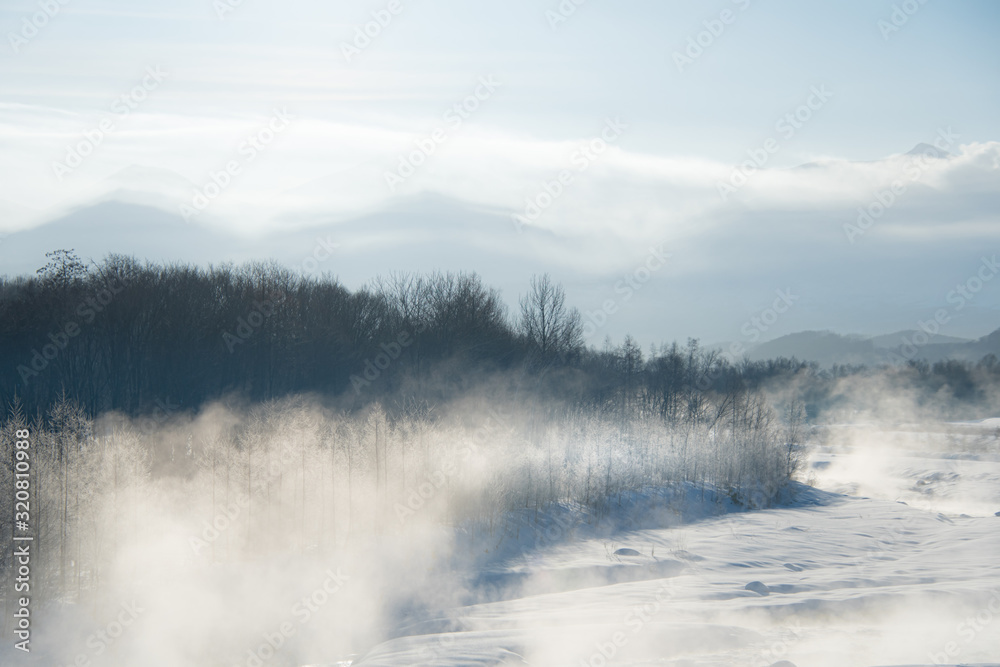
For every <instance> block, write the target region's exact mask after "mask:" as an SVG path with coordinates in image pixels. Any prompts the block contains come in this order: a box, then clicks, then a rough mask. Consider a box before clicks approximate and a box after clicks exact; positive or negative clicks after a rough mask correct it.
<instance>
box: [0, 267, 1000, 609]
mask: <svg viewBox="0 0 1000 667" xmlns="http://www.w3.org/2000/svg"><path fill="white" fill-rule="evenodd" d="M50 259H51V261H50V262H49V264H48V265H47V266H46V267H44V268H42V269H41V270H40V271H39V273H38V275H36V276H30V277H15V278H5V279H4V280H3V281H2V282H0V349H2V350H3V357H4V373H3V375H2V377H0V387H2V399H3V403H4V406H5V414H4V416H3V418H2V419H0V435H2V448H3V453H2V455H3V456H4V459H5V460H10V461H13V460H14V456H15V450H14V443H15V442H16V441H17V440H18V439H19V438H16V437H15V434H17V433H19V432H28V433H30V434H31V436H30V439H31V449H32V457H33V458H32V462H31V469H32V474H33V475H34V482H33V484H32V486H31V492H30V495H31V507H32V512H33V516H34V523H35V529H36V530H37V531H38V533H37V539H38V542H37V547H38V549H39V553H41V554H44V557H42V560H41V561H39V562H38V563H37V564H36V566H37V567H38V568H39V571H40V572H41V573H42V575H41V578H40V582H41V583H39V584H38V585H39V587H40V589H41V590H42V591H44V596H47V597H49V598H51V599H79V600H82V599H86V598H87V595H88V594H96V593H97V592H98V591H101V590H103V588H104V585H105V584H106V583H108V581H109V580H115V579H116V578H117V577H119V576H120V575H121V569H120V563H119V562H118V558H119V556H120V555H121V554H125V553H127V554H130V557H131V558H139V560H138V561H136V562H132V564H131V566H132V567H140V568H141V567H145V566H147V565H148V564H149V563H148V562H147V561H145V560H142V558H141V557H139V556H136V551H137V550H140V548H141V546H142V545H149V544H150V543H155V542H156V541H157V539H160V538H161V536H162V535H164V534H167V535H174V536H175V537H176V536H179V537H178V539H179V541H180V542H181V543H185V544H186V545H187V547H189V549H188V548H186V549H185V550H184V553H183V557H184V558H195V559H206V560H207V561H208V562H211V563H219V562H229V561H231V560H245V559H247V558H256V557H262V556H266V555H268V551H269V550H270V549H272V548H276V547H273V546H272V542H271V541H270V540H267V539H261V537H262V536H264V535H268V534H269V533H270V531H271V528H270V526H271V525H272V524H273V521H274V520H275V519H276V517H285V518H286V519H287V517H294V519H293V520H292V521H291V522H290V523H288V524H287V525H286V528H287V535H288V539H287V540H286V541H285V542H284V544H283V547H282V548H285V549H290V550H291V551H292V552H295V553H299V554H327V553H330V552H331V551H336V550H337V549H339V548H342V547H344V545H347V544H349V543H351V541H352V540H358V539H367V538H368V537H370V536H372V535H380V534H389V533H393V532H395V531H399V530H403V529H405V528H406V527H407V525H408V523H409V522H411V520H415V521H418V522H422V521H426V520H429V519H431V518H433V520H434V521H437V522H443V523H444V524H447V525H463V526H470V527H472V529H473V530H479V531H484V532H485V533H486V534H488V535H490V536H493V537H495V539H496V540H497V542H498V543H500V542H502V541H503V539H504V535H505V534H506V533H507V531H508V530H509V529H510V528H509V527H508V525H507V523H506V522H507V520H508V519H509V518H510V517H511V516H513V514H512V513H516V512H519V511H531V512H535V513H537V512H538V511H539V510H540V509H544V508H546V507H548V506H551V505H552V504H553V503H560V502H574V503H579V504H580V505H581V506H583V507H587V508H590V510H589V511H592V512H594V516H601V515H602V513H603V512H605V511H606V510H607V508H608V507H610V506H611V504H613V503H618V502H621V498H622V497H623V494H624V495H627V494H629V493H632V492H635V491H639V490H642V489H650V488H663V487H665V486H670V485H676V484H695V485H698V487H699V488H701V489H702V493H704V492H705V490H706V489H707V490H708V492H710V493H714V492H718V493H720V494H722V497H727V498H729V499H730V500H731V501H732V502H736V503H738V504H740V505H743V506H746V507H762V506H766V505H768V504H769V503H770V502H771V501H772V500H773V499H774V498H776V497H777V496H778V495H779V494H780V492H781V489H782V488H783V486H784V484H785V483H786V482H787V481H788V480H789V479H791V478H792V477H793V476H794V475H795V474H796V472H797V470H798V468H799V463H800V456H801V445H802V443H803V441H804V439H805V437H806V435H807V432H808V430H809V429H810V428H814V427H816V426H817V425H821V424H823V423H827V422H831V421H836V420H838V419H846V418H851V419H855V420H856V419H857V418H858V417H859V415H860V416H861V417H864V416H866V415H869V416H870V415H872V414H874V413H875V412H877V409H878V405H879V402H878V399H877V397H878V396H880V395H888V394H891V395H892V396H895V397H900V396H902V397H904V398H905V399H906V400H907V401H908V402H909V403H908V405H909V409H911V413H912V410H916V411H917V412H919V413H923V414H925V415H926V416H927V417H928V418H931V417H932V416H933V415H939V414H945V413H947V414H950V415H961V414H963V412H964V413H967V414H969V415H974V414H975V413H976V410H977V409H979V408H980V407H981V406H982V405H985V404H987V403H988V402H989V401H990V400H992V398H993V397H994V396H995V388H996V386H997V380H998V379H1000V368H998V367H997V363H996V360H995V359H984V360H983V361H982V362H980V363H979V364H968V363H962V362H942V363H939V364H934V365H927V364H921V363H917V362H914V363H909V364H905V365H901V366H897V367H891V366H886V367H881V368H864V367H833V368H830V369H821V368H819V367H818V366H816V365H815V364H808V363H803V362H800V361H796V360H794V359H775V360H771V361H766V362H750V361H746V360H744V361H741V362H739V363H733V362H730V361H728V360H727V359H726V357H724V356H723V355H721V354H720V353H719V352H718V351H716V350H714V349H712V348H709V347H704V346H702V345H700V344H699V342H698V341H696V340H689V341H687V343H686V344H685V345H683V346H682V345H678V344H677V343H671V344H669V345H667V344H663V345H660V346H659V347H656V348H653V349H650V350H649V351H648V352H644V351H643V350H642V349H641V347H640V346H639V345H638V344H637V343H636V341H635V340H634V339H632V338H631V337H626V338H625V340H624V341H623V342H622V343H621V344H619V345H613V344H611V342H610V341H608V342H606V343H605V345H604V347H603V348H601V349H594V348H593V347H589V346H587V345H585V344H584V340H583V336H582V327H581V324H580V316H579V314H578V312H577V311H576V310H575V309H573V308H572V307H570V306H569V305H568V304H567V303H566V297H565V293H564V291H563V289H562V288H561V287H560V286H559V285H558V284H556V283H555V282H553V281H552V279H551V278H550V277H549V276H547V275H543V276H535V277H533V278H531V279H530V281H529V284H528V290H527V292H526V293H525V294H524V295H522V296H521V297H520V300H519V306H520V307H519V309H518V311H517V312H515V313H510V312H508V309H507V307H506V306H505V304H504V301H503V299H502V295H501V294H500V293H499V292H498V291H497V290H495V289H492V288H490V287H489V286H487V285H485V284H483V282H482V281H481V280H480V278H479V277H478V276H476V275H475V274H464V273H458V274H454V273H445V274H433V275H426V276H414V275H391V276H388V277H385V278H380V279H376V280H374V281H373V282H372V283H371V284H370V285H368V286H366V287H364V288H362V289H359V290H356V291H353V292H352V291H351V290H348V289H347V288H345V287H344V286H343V285H341V284H340V283H338V282H337V281H336V280H335V279H333V278H330V277H324V278H321V279H306V278H301V277H298V276H296V275H294V274H292V273H290V272H289V271H287V270H285V269H283V268H281V267H280V266H277V265H275V264H261V263H255V264H249V265H246V266H242V267H234V266H228V265H226V266H220V267H211V268H207V269H203V268H198V267H193V266H185V265H170V266H159V265H155V264H151V263H141V262H139V261H137V260H135V259H133V258H129V257H121V256H111V257H109V258H107V259H106V260H105V261H104V262H102V263H101V264H99V265H95V266H90V267H88V266H85V265H84V264H83V263H82V262H80V261H79V260H77V259H76V258H75V256H74V255H73V254H72V253H71V252H68V251H62V252H56V253H51V255H50ZM887 388H891V389H892V391H891V392H888V391H887ZM897 408H898V406H894V409H897ZM14 471H15V466H13V465H12V466H5V467H4V468H3V473H2V475H3V479H0V493H2V496H0V498H2V501H0V511H3V512H7V513H9V512H11V511H13V508H12V507H8V506H7V505H8V504H10V503H11V502H12V498H13V497H14V494H13V487H14V484H15V480H14ZM5 516H6V514H5ZM414 517H417V518H416V519H414ZM3 531H4V535H2V536H0V537H2V538H3V539H9V538H10V537H11V536H12V532H11V531H13V526H12V525H10V524H8V523H7V522H5V523H4V528H3ZM146 555H147V556H148V554H146ZM0 558H2V560H0V570H2V572H3V574H4V577H10V576H12V574H13V568H12V561H11V554H10V553H8V552H4V554H3V556H2V557H0ZM154 560H155V558H154ZM111 564H116V565H111ZM4 590H7V587H6V585H5V588H4Z"/></svg>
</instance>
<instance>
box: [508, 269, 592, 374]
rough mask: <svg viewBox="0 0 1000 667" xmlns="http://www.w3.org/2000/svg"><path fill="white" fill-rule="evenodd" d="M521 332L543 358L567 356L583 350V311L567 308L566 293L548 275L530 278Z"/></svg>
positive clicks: (524, 303)
mask: <svg viewBox="0 0 1000 667" xmlns="http://www.w3.org/2000/svg"><path fill="white" fill-rule="evenodd" d="M519 328H520V333H521V334H522V335H524V336H525V337H526V338H527V339H528V340H529V341H531V342H532V343H534V344H535V345H536V346H537V347H538V349H539V350H540V351H541V354H542V356H543V357H544V358H549V357H552V356H559V357H565V356H567V355H569V354H572V353H575V352H577V351H579V350H580V348H582V347H583V325H582V323H581V320H580V312H579V311H578V310H576V309H575V308H573V309H571V310H568V309H567V308H566V293H565V291H564V290H563V288H562V286H561V285H558V284H556V283H553V282H552V279H551V277H550V276H549V274H547V273H546V274H543V275H541V276H538V275H535V276H532V278H531V290H530V291H529V292H528V294H526V295H525V296H523V297H521V321H520V323H519Z"/></svg>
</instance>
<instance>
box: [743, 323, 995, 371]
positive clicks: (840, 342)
mask: <svg viewBox="0 0 1000 667" xmlns="http://www.w3.org/2000/svg"><path fill="white" fill-rule="evenodd" d="M991 353H992V354H996V355H997V356H998V357H1000V329H997V330H996V331H994V332H992V333H990V334H988V335H986V336H983V337H982V338H979V339H977V340H968V339H964V338H957V337H955V336H945V335H941V334H938V335H935V336H926V335H924V334H923V332H920V331H916V330H908V331H898V332H896V333H893V334H883V335H880V336H873V337H864V336H857V335H851V336H844V335H841V334H837V333H833V332H831V331H803V332H799V333H794V334H789V335H787V336H781V337H780V338H775V339H774V340H770V341H767V342H765V343H761V344H759V345H757V346H755V347H753V348H751V350H750V351H749V352H748V353H747V356H748V357H749V358H750V359H752V360H754V361H759V360H764V359H773V358H775V357H795V358H796V359H800V360H803V361H814V362H816V363H818V364H819V365H820V366H821V367H824V368H828V367H830V366H832V365H833V364H865V365H869V366H872V365H878V364H884V363H898V362H899V361H900V360H901V359H906V360H908V359H917V360H922V361H927V362H931V363H933V362H937V361H942V360H944V359H959V360H963V361H972V362H976V361H979V360H980V359H982V358H983V357H984V356H986V355H987V354H991Z"/></svg>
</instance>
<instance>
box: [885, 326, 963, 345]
mask: <svg viewBox="0 0 1000 667" xmlns="http://www.w3.org/2000/svg"><path fill="white" fill-rule="evenodd" d="M917 333H919V332H918V331H917V330H916V329H907V330H905V331H897V332H895V333H890V334H882V335H881V336H872V337H871V338H870V340H871V342H872V344H873V345H874V346H875V347H876V348H884V349H894V348H898V347H899V346H900V345H902V344H903V340H904V339H906V340H913V336H914V335H916V334H917ZM930 342H931V343H936V344H942V343H969V342H972V341H971V340H970V339H968V338H959V337H957V336H945V335H944V334H936V335H934V336H931V341H930Z"/></svg>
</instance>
